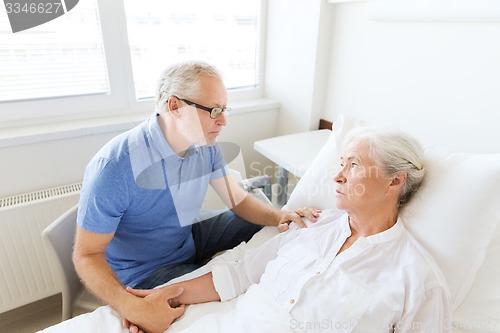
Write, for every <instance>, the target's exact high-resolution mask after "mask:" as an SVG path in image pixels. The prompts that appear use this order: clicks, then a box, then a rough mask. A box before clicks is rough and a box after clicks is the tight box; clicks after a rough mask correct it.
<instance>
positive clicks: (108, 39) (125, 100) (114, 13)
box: [0, 0, 267, 129]
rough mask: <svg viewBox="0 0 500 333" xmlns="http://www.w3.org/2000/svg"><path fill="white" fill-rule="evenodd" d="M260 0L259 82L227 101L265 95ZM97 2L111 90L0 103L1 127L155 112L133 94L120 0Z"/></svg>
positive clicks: (231, 92)
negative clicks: (100, 92)
mask: <svg viewBox="0 0 500 333" xmlns="http://www.w3.org/2000/svg"><path fill="white" fill-rule="evenodd" d="M261 1H262V3H261V13H260V15H261V17H260V20H261V22H260V24H261V29H260V49H259V51H260V54H259V66H260V68H258V73H257V75H258V80H259V81H258V82H259V84H258V86H257V87H249V88H241V89H228V104H234V103H239V102H246V101H250V100H253V99H259V98H262V97H263V95H264V94H263V82H264V68H265V64H264V59H265V45H266V40H265V36H266V35H265V31H266V19H267V0H261ZM97 5H98V11H99V19H100V24H101V29H102V38H103V45H104V53H105V57H106V66H107V71H108V79H109V89H110V93H107V94H91V95H75V96H65V97H53V98H52V97H51V98H41V99H30V100H24V101H7V102H0V129H1V128H13V127H24V126H34V125H40V124H47V123H52V122H64V121H76V120H88V119H94V118H100V117H108V116H110V117H112V116H119V115H124V116H130V115H133V114H138V113H144V112H153V111H154V101H153V99H152V98H149V99H141V100H138V99H137V98H136V95H135V87H134V80H133V73H132V61H131V57H130V51H129V44H128V35H127V22H126V16H125V5H124V2H123V0H97ZM5 15H6V14H5ZM158 74H159V73H158Z"/></svg>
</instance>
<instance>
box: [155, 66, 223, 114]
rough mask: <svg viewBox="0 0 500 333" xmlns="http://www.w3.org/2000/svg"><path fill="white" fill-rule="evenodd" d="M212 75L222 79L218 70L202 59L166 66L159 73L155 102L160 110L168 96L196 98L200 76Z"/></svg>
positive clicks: (198, 91)
mask: <svg viewBox="0 0 500 333" xmlns="http://www.w3.org/2000/svg"><path fill="white" fill-rule="evenodd" d="M202 76H212V77H215V78H218V79H219V80H221V81H222V78H221V75H220V73H219V71H218V70H217V69H216V68H215V67H214V66H212V65H210V64H208V63H206V62H203V61H188V62H181V63H177V64H174V65H172V66H170V67H168V68H166V69H165V70H164V71H163V72H162V74H161V75H160V79H159V80H158V85H157V90H156V94H155V102H156V107H157V109H158V110H161V109H162V108H163V106H164V105H165V103H166V102H167V100H168V99H169V97H170V96H177V97H179V98H186V99H189V98H196V97H197V96H198V95H199V94H200V78H201V77H202Z"/></svg>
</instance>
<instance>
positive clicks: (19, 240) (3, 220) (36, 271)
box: [0, 183, 81, 313]
mask: <svg viewBox="0 0 500 333" xmlns="http://www.w3.org/2000/svg"><path fill="white" fill-rule="evenodd" d="M80 190H81V183H78V184H71V185H66V186H60V187H56V188H52V189H47V190H43V191H38V192H33V193H27V194H23V195H17V196H13V197H8V198H3V199H0V313H3V312H6V311H9V310H11V309H15V308H17V307H19V306H22V305H26V304H29V303H31V302H34V301H37V300H40V299H43V298H46V297H48V296H52V295H55V294H57V293H60V292H61V288H60V283H59V281H57V280H56V278H55V276H56V275H55V274H54V273H53V272H56V269H55V267H56V266H55V264H54V263H55V258H54V257H53V256H52V254H51V252H50V250H49V249H48V248H47V246H46V245H45V244H44V242H43V240H42V236H41V233H42V230H43V229H45V227H46V226H48V225H49V224H50V223H51V222H52V221H54V220H55V219H56V218H57V217H58V216H60V215H61V214H62V213H64V212H65V211H66V210H68V209H69V208H71V207H72V206H74V205H75V204H77V203H78V199H79V195H80Z"/></svg>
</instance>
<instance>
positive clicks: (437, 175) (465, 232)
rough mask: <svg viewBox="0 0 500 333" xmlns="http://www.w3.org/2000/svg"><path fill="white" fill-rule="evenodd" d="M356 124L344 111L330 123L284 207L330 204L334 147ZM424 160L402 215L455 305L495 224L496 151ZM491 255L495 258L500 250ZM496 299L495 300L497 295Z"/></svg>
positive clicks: (499, 172)
mask: <svg viewBox="0 0 500 333" xmlns="http://www.w3.org/2000/svg"><path fill="white" fill-rule="evenodd" d="M361 124H362V122H361V121H360V120H358V119H354V118H350V117H343V116H340V117H339V119H337V121H335V122H334V130H333V132H332V135H331V137H330V138H329V140H328V141H327V143H326V144H325V146H324V147H323V149H322V150H321V151H320V153H319V154H318V156H317V157H316V159H315V160H314V161H313V163H312V164H311V166H310V167H309V169H308V170H307V172H306V173H305V174H304V176H303V177H302V178H301V179H300V180H299V182H298V183H297V186H296V188H295V189H294V191H293V192H292V194H291V195H290V199H289V201H288V203H287V205H286V206H285V207H284V208H285V209H295V208H299V207H303V206H312V207H317V208H321V209H325V208H334V207H335V187H336V185H335V183H334V181H333V178H332V177H333V175H334V170H335V169H336V166H337V164H338V163H339V151H338V148H339V147H342V143H343V141H344V139H345V137H346V135H347V134H348V133H349V131H350V130H352V129H353V128H355V127H357V126H360V125H361ZM425 159H426V168H427V176H426V178H425V181H424V183H423V184H422V187H421V189H420V190H419V192H417V195H416V196H415V197H414V198H413V199H412V201H411V202H410V203H409V204H408V206H407V207H405V209H404V210H403V211H402V213H401V217H402V220H403V221H404V223H405V225H406V226H407V228H408V229H409V230H410V232H412V234H413V235H414V236H415V238H417V239H418V240H419V241H420V243H421V244H422V245H423V246H424V247H425V248H426V249H427V251H429V252H430V253H431V255H432V256H433V257H434V259H435V260H436V262H437V264H438V265H439V266H440V267H441V270H442V271H443V274H444V275H445V277H446V279H447V281H448V284H449V286H450V292H451V296H452V302H453V303H452V304H453V309H456V308H458V306H459V305H460V304H461V303H462V301H463V300H464V298H465V297H466V295H467V293H468V291H469V290H470V289H471V285H472V284H473V282H474V278H475V276H476V273H477V272H478V269H479V268H480V266H481V264H482V262H483V260H484V257H485V253H486V249H487V247H488V245H489V244H490V241H491V238H492V235H493V232H494V230H495V228H496V226H497V224H499V220H500V204H499V203H500V154H483V155H479V154H459V153H449V152H445V151H443V150H439V149H435V148H427V149H426V150H425ZM318 184H319V185H318ZM496 255H497V257H496V258H498V256H500V253H496ZM490 282H491V281H490ZM485 288H486V290H488V288H489V287H488V286H485ZM491 288H493V287H491ZM486 292H487V291H486ZM496 299H497V302H499V303H500V295H497V297H496ZM498 325H499V326H500V323H499V324H498Z"/></svg>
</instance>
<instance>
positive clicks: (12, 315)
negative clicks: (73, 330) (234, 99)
mask: <svg viewBox="0 0 500 333" xmlns="http://www.w3.org/2000/svg"><path fill="white" fill-rule="evenodd" d="M61 306H62V300H61V295H60V294H58V295H54V296H51V297H48V298H45V299H43V300H40V301H37V302H34V303H31V304H28V305H25V306H22V307H20V308H17V309H14V310H11V311H8V312H4V313H2V314H0V332H2V333H33V332H37V331H40V330H43V329H44V328H47V327H49V326H52V325H55V324H57V323H59V322H61ZM85 312H87V310H85V309H81V308H76V309H75V312H74V315H79V314H82V313H85Z"/></svg>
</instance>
